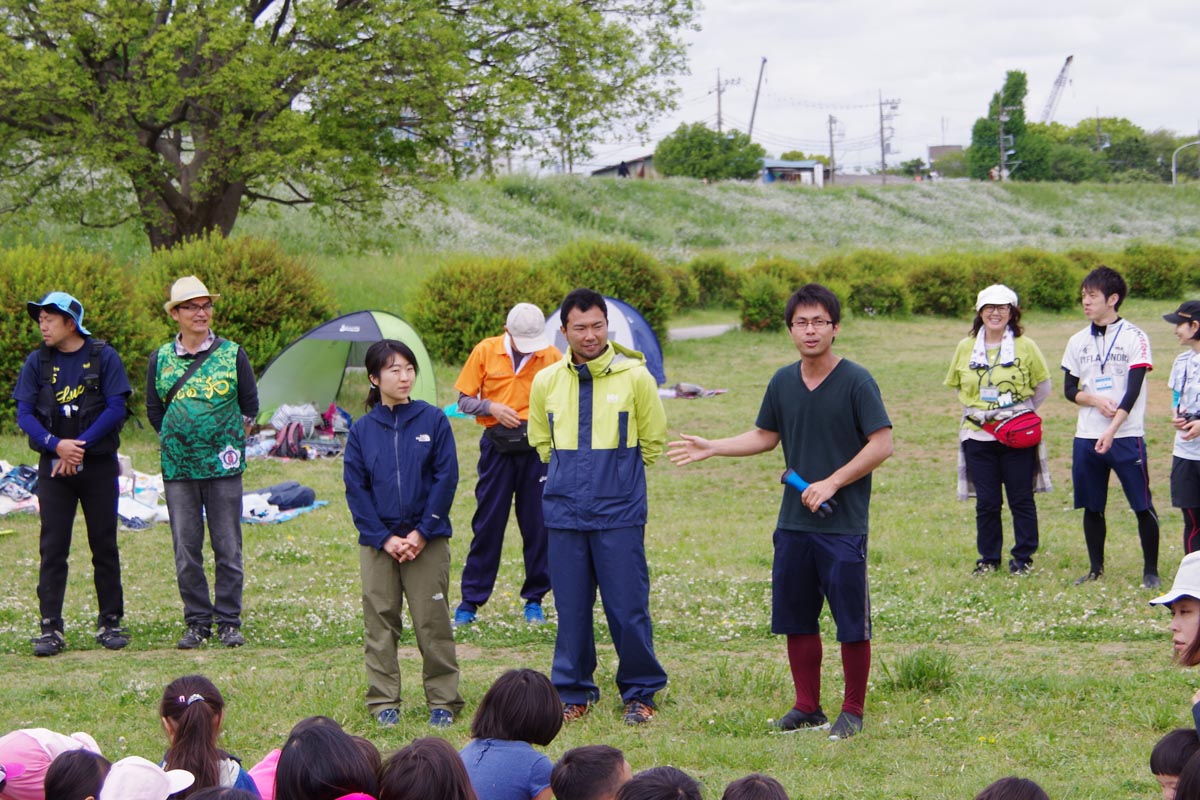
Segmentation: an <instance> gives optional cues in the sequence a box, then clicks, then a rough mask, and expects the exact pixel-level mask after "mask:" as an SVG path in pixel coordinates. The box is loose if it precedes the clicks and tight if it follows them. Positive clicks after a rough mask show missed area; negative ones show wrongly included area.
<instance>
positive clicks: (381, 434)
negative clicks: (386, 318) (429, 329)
mask: <svg viewBox="0 0 1200 800" xmlns="http://www.w3.org/2000/svg"><path fill="white" fill-rule="evenodd" d="M366 368H367V375H368V376H369V378H370V380H371V390H370V392H369V393H368V395H367V409H368V411H367V414H366V415H365V416H363V417H361V418H359V419H358V420H357V421H356V422H355V423H354V425H353V427H351V429H350V436H349V438H348V440H347V442H346V452H345V466H344V469H343V478H344V479H345V483H346V504H347V505H348V506H349V507H350V514H351V516H352V517H353V518H354V526H355V527H356V528H357V529H358V543H359V545H360V548H359V567H360V569H361V573H362V584H363V593H362V598H363V626H364V628H365V633H364V635H363V645H364V651H365V654H366V667H367V707H368V708H369V709H370V711H371V714H372V715H373V716H374V717H375V719H376V721H377V722H378V723H379V724H380V725H381V726H383V727H391V726H393V725H395V724H396V723H397V722H399V705H400V664H399V661H398V659H397V654H396V646H397V643H398V642H399V639H400V633H401V631H402V630H403V613H402V612H403V602H404V600H405V599H407V600H408V611H409V614H410V615H411V616H412V622H413V632H414V633H415V634H416V638H417V649H418V650H420V652H421V657H422V659H423V661H424V664H423V675H424V683H425V702H426V703H427V705H428V706H429V711H430V716H429V724H430V725H434V726H436V727H443V726H446V725H450V724H451V723H452V722H453V721H454V716H455V715H456V714H458V713H459V712H460V711H461V710H462V707H463V701H462V697H460V696H459V693H458V660H457V658H456V656H455V652H454V633H453V631H452V630H451V627H450V606H449V602H448V601H447V594H448V590H449V587H450V506H451V504H452V503H453V502H454V490H455V488H456V487H457V486H458V456H457V453H456V451H455V447H454V436H453V434H452V433H451V431H450V423H449V422H448V421H447V420H446V417H445V415H444V414H443V413H442V412H441V410H440V409H438V408H437V407H436V406H432V405H430V404H429V403H426V402H424V401H423V400H413V399H412V398H411V397H410V394H411V392H412V386H413V381H414V380H415V378H416V375H417V360H416V357H415V356H414V355H413V352H412V350H411V349H409V348H408V346H407V345H405V344H404V343H403V342H398V341H396V340H394V339H384V340H383V341H380V342H376V343H375V344H373V345H371V347H370V349H369V350H367V357H366Z"/></svg>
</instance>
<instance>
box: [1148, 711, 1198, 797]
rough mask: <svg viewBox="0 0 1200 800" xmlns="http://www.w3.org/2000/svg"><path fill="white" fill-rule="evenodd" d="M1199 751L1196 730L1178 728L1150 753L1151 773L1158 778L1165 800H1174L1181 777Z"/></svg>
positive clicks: (1159, 741)
mask: <svg viewBox="0 0 1200 800" xmlns="http://www.w3.org/2000/svg"><path fill="white" fill-rule="evenodd" d="M1197 750H1200V736H1197V735H1196V729H1195V728H1176V729H1175V730H1173V731H1171V732H1170V733H1168V734H1167V735H1166V736H1164V737H1162V738H1161V739H1159V740H1158V744H1156V745H1154V749H1153V750H1151V751H1150V771H1151V772H1152V773H1154V777H1156V778H1158V785H1159V786H1161V787H1162V792H1163V800H1174V797H1175V785H1176V784H1177V783H1179V775H1180V773H1181V772H1183V767H1184V765H1186V764H1187V762H1188V759H1190V758H1191V757H1192V756H1193V755H1194V754H1195V753H1196V751H1197Z"/></svg>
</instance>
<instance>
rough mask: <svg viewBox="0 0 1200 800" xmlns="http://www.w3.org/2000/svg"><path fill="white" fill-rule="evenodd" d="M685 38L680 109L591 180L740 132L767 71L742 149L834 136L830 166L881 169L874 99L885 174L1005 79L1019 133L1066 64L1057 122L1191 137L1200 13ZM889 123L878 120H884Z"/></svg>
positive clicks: (605, 159) (865, 12) (966, 8)
mask: <svg viewBox="0 0 1200 800" xmlns="http://www.w3.org/2000/svg"><path fill="white" fill-rule="evenodd" d="M699 19H700V25H701V30H700V31H699V32H697V33H690V34H688V35H687V37H686V38H687V41H689V42H690V49H689V52H690V63H691V73H692V74H691V75H689V76H685V77H683V78H682V79H681V80H680V81H679V83H680V86H681V87H682V89H683V92H682V95H681V97H680V108H679V109H678V110H677V111H675V112H672V113H670V114H668V115H667V116H666V117H664V118H663V119H662V120H661V121H660V122H659V123H657V124H656V125H655V127H654V131H653V137H652V139H651V141H650V142H649V143H647V144H645V145H643V144H639V143H636V142H629V143H624V144H618V143H607V144H606V145H604V146H601V147H599V148H597V150H598V153H597V158H596V159H594V161H595V162H596V164H589V165H586V166H585V165H579V166H578V167H577V169H578V170H580V171H582V170H584V169H587V168H588V167H594V166H596V165H600V164H608V163H614V162H616V161H620V160H622V159H623V158H628V157H633V156H638V155H644V154H648V153H651V152H653V150H654V144H655V142H656V141H657V140H658V139H660V138H662V137H663V136H665V135H666V134H668V133H670V132H671V131H673V130H674V129H675V128H676V127H678V126H679V125H680V124H681V123H684V122H689V123H690V122H706V123H708V124H709V125H710V126H712V127H716V122H717V95H716V91H715V88H716V84H717V71H718V70H720V76H721V80H722V82H735V83H733V84H732V85H729V86H727V87H726V90H725V91H724V93H723V94H722V98H721V106H722V123H723V126H724V127H726V128H728V127H734V128H737V129H738V130H741V131H743V132H745V131H746V130H747V129H748V127H749V123H750V114H751V108H752V106H753V103H754V88H755V83H756V81H757V80H758V72H759V65H760V63H761V61H762V59H763V58H764V57H765V58H766V59H767V63H766V69H765V72H764V75H763V82H762V91H761V94H760V97H759V101H758V111H757V114H756V116H755V120H754V132H753V138H754V140H755V141H756V142H758V143H760V144H762V145H763V146H764V147H765V148H766V149H767V152H768V153H770V154H771V155H773V156H778V155H779V154H780V153H782V152H783V151H785V150H803V151H804V152H805V153H813V152H815V153H823V154H827V153H828V151H829V132H828V131H829V128H828V119H829V116H830V115H833V116H834V117H836V118H837V119H838V121H839V125H838V126H837V129H838V131H839V135H838V136H837V137H835V140H834V148H835V153H836V159H837V162H838V164H839V166H843V165H844V166H846V167H854V166H855V165H862V166H864V167H878V165H879V160H880V153H879V98H880V93H881V92H882V96H883V98H884V99H885V100H887V99H896V100H899V101H900V102H899V105H898V107H897V109H896V113H895V118H894V119H893V120H892V121H891V122H889V123H888V127H890V128H892V129H893V130H894V134H893V136H892V137H891V149H892V150H893V153H892V154H889V155H888V163H889V164H891V165H895V164H898V163H899V162H900V161H902V160H907V159H910V158H917V157H920V158H926V156H927V148H928V146H929V145H937V144H961V145H964V146H966V145H968V144H970V137H971V126H972V125H973V124H974V122H975V119H976V118H978V117H980V116H983V115H984V114H985V113H986V110H987V104H988V102H989V100H990V99H991V96H992V93H993V92H995V91H996V90H998V89H999V88H1000V87H1001V85H1002V84H1003V82H1004V75H1005V73H1006V72H1007V71H1008V70H1013V69H1019V70H1023V71H1024V72H1025V73H1026V75H1027V76H1028V79H1029V94H1028V96H1027V97H1026V101H1025V112H1026V117H1027V119H1029V120H1032V121H1037V120H1039V119H1040V118H1041V115H1042V110H1043V106H1045V104H1046V101H1047V99H1048V98H1049V96H1050V92H1051V89H1052V87H1053V84H1054V81H1055V78H1057V77H1058V73H1059V71H1060V70H1061V69H1062V67H1063V62H1064V61H1065V60H1066V57H1067V56H1068V55H1074V56H1075V59H1074V63H1073V64H1072V66H1071V72H1070V83H1068V84H1067V86H1066V87H1065V88H1064V89H1063V91H1062V94H1061V96H1060V100H1059V103H1058V110H1057V113H1056V114H1055V116H1054V120H1055V121H1057V122H1061V123H1063V124H1067V125H1074V124H1075V123H1077V122H1079V121H1080V120H1083V119H1086V118H1090V117H1095V116H1096V111H1097V109H1099V112H1100V116H1102V117H1125V118H1127V119H1129V120H1131V121H1132V122H1134V123H1135V124H1137V125H1140V126H1141V127H1143V128H1145V129H1146V130H1154V129H1156V128H1167V129H1169V130H1172V131H1175V132H1177V133H1180V134H1186V133H1195V132H1196V131H1197V129H1198V127H1200V4H1197V3H1195V2H1183V0H1140V1H1139V0H1124V1H1122V2H1116V1H1115V0H1089V1H1088V2H1084V1H1083V0H1007V1H1006V2H990V1H988V0H955V1H954V2H937V1H936V0H894V2H883V0H818V1H816V2H810V1H809V0H706V1H705V2H704V7H703V8H702V9H701V11H700V14H699ZM889 110H890V108H888V107H885V109H884V111H885V113H886V112H888V111H889Z"/></svg>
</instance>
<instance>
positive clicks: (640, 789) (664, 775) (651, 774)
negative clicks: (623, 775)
mask: <svg viewBox="0 0 1200 800" xmlns="http://www.w3.org/2000/svg"><path fill="white" fill-rule="evenodd" d="M617 800H701V796H700V784H698V783H696V781H695V780H694V779H693V778H692V776H690V775H688V774H687V773H686V772H684V771H683V770H681V769H676V768H675V767H651V768H650V769H647V770H643V771H642V772H639V773H638V774H637V775H634V776H633V778H632V779H630V781H629V782H628V783H626V784H625V785H624V786H622V787H621V788H620V790H619V791H618V792H617Z"/></svg>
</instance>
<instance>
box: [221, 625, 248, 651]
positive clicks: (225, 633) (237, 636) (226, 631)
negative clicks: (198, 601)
mask: <svg viewBox="0 0 1200 800" xmlns="http://www.w3.org/2000/svg"><path fill="white" fill-rule="evenodd" d="M217 638H218V639H220V640H221V644H223V645H225V646H226V647H241V646H242V645H244V644H245V643H246V637H245V636H242V630H241V628H239V627H238V626H237V625H222V626H221V627H219V628H217Z"/></svg>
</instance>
